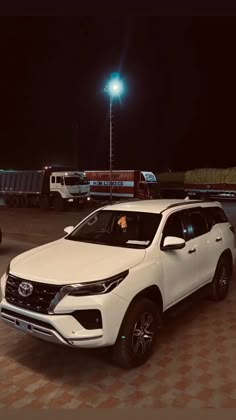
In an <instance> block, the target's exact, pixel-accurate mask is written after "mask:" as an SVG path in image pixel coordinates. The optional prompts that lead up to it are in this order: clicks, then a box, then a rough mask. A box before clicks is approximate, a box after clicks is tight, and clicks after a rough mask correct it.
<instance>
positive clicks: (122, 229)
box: [66, 210, 162, 248]
mask: <svg viewBox="0 0 236 420" xmlns="http://www.w3.org/2000/svg"><path fill="white" fill-rule="evenodd" d="M161 217H162V216H161V215H160V214H155V213H143V212H131V211H123V212H122V211H116V210H99V211H97V212H96V213H94V214H93V215H91V216H90V217H89V218H88V219H87V220H85V221H84V222H83V223H82V224H81V225H80V226H78V228H77V229H76V230H75V231H74V232H72V233H71V234H70V235H69V236H67V238H66V239H69V240H73V241H78V242H89V243H94V244H101V245H111V246H118V247H126V248H147V247H148V246H149V245H150V244H151V242H152V240H153V238H154V236H155V234H156V231H157V229H158V226H159V224H160V220H161Z"/></svg>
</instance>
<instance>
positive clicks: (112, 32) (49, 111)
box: [0, 16, 236, 172]
mask: <svg viewBox="0 0 236 420" xmlns="http://www.w3.org/2000/svg"><path fill="white" fill-rule="evenodd" d="M235 51H236V17H205V18H201V17H194V18H191V17H185V18H180V17H173V18H170V17H140V18H126V19H125V18H124V19H121V18H117V19H113V20H112V19H111V18H110V17H108V16H107V17H104V18H99V17H97V18H95V17H87V18H86V17H74V18H70V17H65V18H62V17H25V18H24V17H16V18H13V17H5V18H4V17H1V18H0V112H1V114H0V144H1V153H0V168H16V169H21V168H22V169H40V168H41V167H42V166H44V165H49V164H51V165H53V164H54V165H70V164H71V165H73V164H74V163H75V161H76V159H75V153H76V147H77V155H78V156H77V157H78V166H79V168H81V169H83V170H84V169H108V167H109V127H108V98H107V97H106V95H105V93H104V92H103V87H104V84H105V81H106V80H107V78H109V76H110V73H111V72H116V71H120V72H121V74H122V75H123V76H124V80H125V83H126V92H125V95H124V96H123V97H122V100H121V103H119V101H117V103H116V105H115V106H114V168H116V169H145V170H155V171H157V172H158V171H162V170H166V169H167V168H171V169H172V170H185V169H190V168H196V167H226V166H236V147H235V141H236V105H235V104H236V53H235ZM76 123H77V124H78V129H77V131H76V129H75V128H74V127H75V124H76ZM75 138H77V140H76V141H75ZM76 145H77V146H76Z"/></svg>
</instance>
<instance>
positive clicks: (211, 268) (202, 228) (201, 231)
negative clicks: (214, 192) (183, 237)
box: [188, 208, 224, 287]
mask: <svg viewBox="0 0 236 420" xmlns="http://www.w3.org/2000/svg"><path fill="white" fill-rule="evenodd" d="M188 216H189V224H188V232H189V236H190V237H191V242H192V245H193V247H194V248H196V250H197V255H198V273H197V284H196V286H197V287H201V286H203V285H204V284H206V283H208V282H210V281H211V280H212V278H213V276H214V272H215V269H216V264H217V261H218V259H219V257H220V255H221V253H222V252H223V248H224V243H223V238H222V232H221V230H220V229H219V227H218V226H217V225H214V226H211V225H210V221H209V218H207V214H206V210H205V208H196V209H189V211H188Z"/></svg>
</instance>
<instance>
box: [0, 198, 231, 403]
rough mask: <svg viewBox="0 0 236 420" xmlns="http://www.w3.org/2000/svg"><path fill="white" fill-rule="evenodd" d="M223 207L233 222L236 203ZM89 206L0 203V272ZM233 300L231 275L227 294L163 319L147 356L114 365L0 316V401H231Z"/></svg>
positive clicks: (105, 356)
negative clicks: (126, 366)
mask: <svg viewBox="0 0 236 420" xmlns="http://www.w3.org/2000/svg"><path fill="white" fill-rule="evenodd" d="M224 207H225V210H226V212H227V214H228V215H229V217H230V219H231V221H232V223H233V224H234V226H235V227H236V203H225V204H224ZM89 210H91V209H89ZM87 212H88V210H87V209H84V210H83V211H78V212H75V211H69V212H66V213H57V212H53V211H51V212H40V211H39V210H37V209H34V210H24V209H12V210H9V209H6V208H4V207H0V225H1V227H2V230H3V243H2V246H1V249H0V275H2V274H3V272H4V271H5V269H6V266H7V264H8V262H9V260H10V259H11V258H12V257H13V256H15V255H17V254H19V253H20V252H23V251H25V250H27V249H30V248H32V247H34V246H37V245H40V244H43V243H45V242H48V241H51V240H54V239H57V238H60V237H61V236H63V228H64V227H65V226H68V225H74V224H75V223H77V222H78V221H79V220H80V219H81V218H82V217H84V216H85V215H86V214H87ZM235 305H236V285H235V276H234V279H233V282H232V286H231V290H230V293H229V296H228V298H227V299H226V300H225V301H223V302H220V303H215V302H211V301H208V300H206V299H204V300H203V299H201V300H197V301H195V302H194V303H193V304H192V305H191V307H190V308H189V307H188V309H187V312H186V311H183V313H182V314H181V315H178V316H177V317H175V318H172V319H171V320H169V321H168V322H167V323H166V325H165V327H164V329H163V331H162V332H161V333H160V340H159V342H158V344H157V348H156V351H155V353H154V354H153V356H152V358H151V359H150V361H149V362H148V363H146V364H145V365H143V366H142V367H139V368H137V369H135V370H132V371H124V370H121V369H119V368H118V367H115V366H113V365H112V364H111V362H110V359H109V351H108V350H106V349H99V350H77V349H71V348H66V347H62V346H56V345H53V344H50V343H46V342H43V341H42V342H41V341H39V340H36V339H34V338H32V337H30V336H28V335H25V334H24V333H21V332H18V331H16V330H14V329H11V328H10V327H8V326H5V325H4V324H3V323H2V322H0V408H2V407H12V408H20V407H22V408H23V407H24V408H49V407H50V408H77V407H91V408H109V407H114V408H116V407H117V408H128V407H134V408H139V407H140V408H158V407H163V408H168V407H175V408H177V407H180V408H206V407H209V408H236V334H235V332H236V311H235Z"/></svg>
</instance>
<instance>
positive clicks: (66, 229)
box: [64, 226, 74, 235]
mask: <svg viewBox="0 0 236 420" xmlns="http://www.w3.org/2000/svg"><path fill="white" fill-rule="evenodd" d="M73 229H74V226H67V227H66V228H65V229H64V232H65V233H66V234H67V235H69V234H70V233H71V232H72V230H73Z"/></svg>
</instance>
